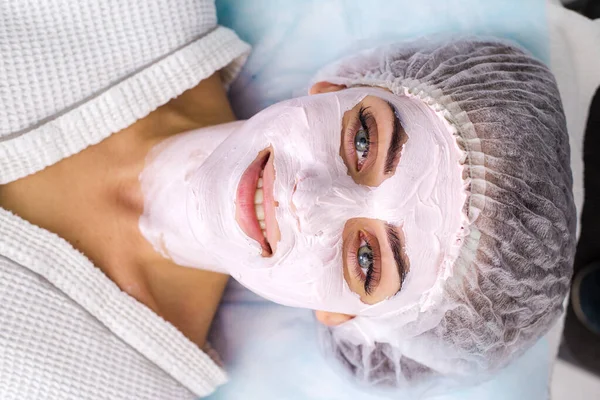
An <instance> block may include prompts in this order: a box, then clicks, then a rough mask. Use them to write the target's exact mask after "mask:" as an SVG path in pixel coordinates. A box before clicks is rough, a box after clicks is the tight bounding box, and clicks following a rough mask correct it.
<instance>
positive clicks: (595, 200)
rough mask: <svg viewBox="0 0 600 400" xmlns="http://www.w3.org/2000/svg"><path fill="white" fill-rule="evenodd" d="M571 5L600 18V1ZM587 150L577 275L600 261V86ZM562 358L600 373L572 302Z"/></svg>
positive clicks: (593, 345)
mask: <svg viewBox="0 0 600 400" xmlns="http://www.w3.org/2000/svg"><path fill="white" fill-rule="evenodd" d="M567 8H570V9H572V10H575V11H577V12H580V13H581V14H584V15H585V16H587V17H589V18H592V19H596V18H600V0H576V1H574V2H572V3H570V4H569V5H567ZM598 46H600V43H598ZM583 152H584V156H583V161H584V171H585V172H584V187H585V203H584V206H583V215H582V218H581V237H580V239H579V243H578V245H577V253H576V255H575V267H574V274H575V275H576V274H577V273H578V272H579V271H581V270H582V269H583V268H584V267H585V266H587V265H589V264H591V263H593V262H600V89H599V90H598V91H597V92H596V96H595V97H594V100H593V102H592V105H591V107H590V113H589V119H588V123H587V129H586V133H585V141H584V150H583ZM598 290H600V287H599V288H598ZM559 357H560V358H562V359H563V360H566V361H568V362H570V363H573V364H575V365H577V366H579V367H582V368H584V369H586V370H588V371H590V372H592V373H594V374H596V375H597V376H600V335H596V334H594V333H592V332H591V331H590V330H588V329H587V328H586V327H585V326H584V325H583V324H582V323H581V322H579V320H578V318H577V317H576V315H575V313H574V311H573V308H572V307H571V305H569V308H568V309H567V317H566V320H565V329H564V333H563V342H562V345H561V348H560V352H559Z"/></svg>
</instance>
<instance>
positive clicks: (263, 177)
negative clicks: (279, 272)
mask: <svg viewBox="0 0 600 400" xmlns="http://www.w3.org/2000/svg"><path fill="white" fill-rule="evenodd" d="M274 181H275V169H274V167H273V152H272V149H270V148H269V149H266V150H263V151H261V152H260V153H259V155H258V157H257V158H256V159H255V160H254V161H253V162H252V164H250V166H248V168H247V169H246V171H245V172H244V174H243V175H242V178H241V180H240V183H239V185H238V189H237V193H236V220H237V222H238V224H239V225H240V228H242V231H244V233H245V234H246V235H248V237H250V238H251V239H253V240H255V241H257V242H258V243H259V244H260V246H261V248H262V256H263V257H270V256H272V255H273V253H274V252H275V246H276V244H277V240H278V236H279V228H278V226H277V220H276V219H275V201H274V200H273V183H274Z"/></svg>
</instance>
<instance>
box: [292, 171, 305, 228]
mask: <svg viewBox="0 0 600 400" xmlns="http://www.w3.org/2000/svg"><path fill="white" fill-rule="evenodd" d="M297 189H298V178H297V177H296V183H294V187H293V188H292V195H291V196H290V211H291V212H292V215H293V216H294V219H295V220H296V225H297V226H298V230H299V231H302V230H301V229H300V218H298V209H297V208H296V205H295V204H294V194H295V193H296V190H297Z"/></svg>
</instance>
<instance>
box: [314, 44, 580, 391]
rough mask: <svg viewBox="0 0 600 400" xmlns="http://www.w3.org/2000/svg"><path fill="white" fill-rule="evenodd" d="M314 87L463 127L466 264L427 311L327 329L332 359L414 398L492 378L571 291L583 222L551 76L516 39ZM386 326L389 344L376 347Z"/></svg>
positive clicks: (363, 59) (382, 56) (363, 65)
mask: <svg viewBox="0 0 600 400" xmlns="http://www.w3.org/2000/svg"><path fill="white" fill-rule="evenodd" d="M315 81H328V82H331V83H334V84H340V85H345V86H347V87H351V86H359V85H368V86H379V87H384V88H387V89H390V90H391V91H392V92H393V93H394V94H397V95H410V96H415V97H418V98H420V99H422V100H423V101H424V102H426V103H427V104H428V105H429V106H430V107H431V108H432V109H434V110H435V111H437V112H439V113H441V114H442V115H443V116H444V117H445V118H446V119H447V120H448V121H449V122H450V123H451V124H452V125H453V126H454V128H456V132H455V137H456V140H457V144H458V146H459V148H460V149H461V151H462V152H463V154H464V157H463V177H464V179H465V184H466V188H467V193H468V196H467V200H466V203H465V206H464V209H463V212H464V214H465V217H466V218H465V220H466V225H465V227H464V228H465V229H464V232H463V234H462V235H461V236H462V241H461V244H460V250H459V252H458V257H457V259H456V261H455V262H454V263H453V264H452V268H451V271H448V272H447V273H444V274H440V277H439V278H438V282H437V283H436V285H435V287H434V288H432V289H431V290H430V291H428V293H424V294H423V297H427V302H426V305H424V302H423V301H421V302H420V303H419V304H415V305H413V306H408V307H406V308H405V309H402V310H398V312H397V313H396V314H394V315H391V316H386V317H384V318H379V319H374V318H366V317H360V316H359V317H356V318H354V319H353V320H351V321H349V322H347V323H344V324H342V325H340V326H338V327H334V328H325V327H324V328H322V332H321V335H320V336H321V339H322V343H323V345H324V348H325V351H326V352H327V353H328V354H329V355H333V356H334V357H335V358H336V359H337V360H339V361H341V362H342V364H343V365H344V366H345V367H347V369H348V370H349V371H350V372H351V374H352V375H353V376H354V379H355V380H356V379H357V380H359V381H360V382H362V383H364V384H367V385H368V386H376V387H392V388H398V387H400V388H403V389H402V390H401V391H400V392H401V393H400V394H404V395H407V396H417V395H420V394H423V393H425V392H427V393H432V392H433V393H437V392H441V391H447V390H448V389H450V388H456V387H460V386H465V385H469V384H475V383H478V382H480V381H482V380H485V379H487V378H489V377H490V376H491V375H492V374H493V373H494V372H495V371H497V370H498V369H500V368H502V367H504V366H505V365H507V364H508V363H509V362H510V361H511V360H513V359H515V358H516V357H518V356H519V355H521V354H522V353H523V352H524V351H525V350H526V349H527V348H528V347H530V346H531V345H533V344H534V343H535V342H536V341H537V340H538V339H539V338H540V337H541V336H543V335H544V334H545V333H546V332H547V331H548V330H549V329H550V328H551V327H552V325H553V323H554V322H555V321H556V320H557V319H558V318H559V316H560V315H561V313H562V304H563V300H564V298H565V296H566V294H567V291H568V288H569V280H570V277H571V269H572V264H573V257H574V252H575V227H576V212H575V206H574V202H573V195H572V177H571V169H570V164H569V160H570V158H569V157H570V154H569V140H568V134H567V130H566V123H565V116H564V114H563V110H562V105H561V101H560V96H559V93H558V89H557V86H556V82H555V80H554V77H553V75H552V74H551V72H550V71H549V70H548V68H547V67H546V66H545V65H544V64H542V63H541V62H539V61H538V60H536V59H535V58H533V57H532V56H531V55H529V54H528V53H526V52H525V51H523V50H522V49H521V48H519V47H517V46H516V45H513V44H511V43H509V42H506V41H502V40H499V39H498V40H496V39H477V38H466V39H465V38H463V39H455V40H453V41H451V42H446V43H443V44H440V43H439V42H433V41H423V40H420V41H417V42H411V43H403V44H398V45H392V46H386V47H382V48H378V49H375V50H370V51H366V52H362V53H360V54H358V55H355V56H352V57H349V58H346V59H343V60H341V61H339V62H337V63H334V64H332V65H330V66H328V67H326V68H325V69H324V70H322V71H321V72H320V73H318V74H317V76H316V79H315ZM380 326H385V329H384V331H386V335H387V336H388V337H386V338H381V335H377V336H378V337H377V339H376V340H373V339H372V337H373V335H370V334H369V332H374V331H376V330H378V329H379V327H380ZM395 392H396V394H395V398H399V397H398V395H399V394H398V391H395ZM409 398H413V397H409Z"/></svg>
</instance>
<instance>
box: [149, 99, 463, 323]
mask: <svg viewBox="0 0 600 400" xmlns="http://www.w3.org/2000/svg"><path fill="white" fill-rule="evenodd" d="M366 96H376V97H378V98H380V99H382V100H384V101H386V102H389V103H390V104H391V105H392V106H393V108H394V109H395V110H396V113H397V115H398V118H399V120H400V122H401V124H402V126H403V128H404V131H405V132H406V135H407V136H408V139H407V141H406V143H405V144H404V145H403V148H402V155H401V157H400V159H399V162H398V164H397V166H396V168H395V172H394V173H393V174H391V175H390V176H389V177H388V178H387V179H385V180H384V181H383V182H381V183H380V184H379V185H378V186H377V187H369V186H366V185H363V184H360V183H357V182H356V179H355V178H353V176H351V175H349V174H348V165H347V163H348V160H346V162H345V161H344V159H343V158H342V157H341V155H340V154H341V149H340V145H341V144H342V143H344V142H343V140H342V139H343V137H342V135H343V134H344V132H343V131H342V121H343V117H344V114H345V112H347V111H348V110H351V109H352V108H353V107H355V106H356V105H357V104H358V103H360V102H361V101H363V99H364V98H365V97H366ZM219 129H220V131H219ZM451 129H452V128H451V127H450V125H449V124H447V123H446V122H445V121H444V119H443V118H441V117H440V116H438V115H436V113H435V112H433V111H432V110H431V109H430V108H429V107H428V106H427V105H426V104H424V103H423V102H422V101H421V100H418V99H415V98H412V97H409V96H396V95H394V94H391V93H389V92H386V91H384V90H381V89H376V88H354V89H347V90H343V91H339V92H335V93H328V94H322V95H315V96H308V97H303V98H298V99H294V100H290V101H286V102H282V103H279V104H276V105H274V106H272V107H270V108H268V109H266V110H264V111H262V112H260V113H259V114H257V115H256V116H255V117H253V118H251V119H250V120H248V121H245V122H241V123H237V124H234V125H228V126H227V128H223V127H221V128H216V130H215V129H203V130H201V131H197V132H192V133H188V134H184V135H180V136H177V137H175V138H172V139H170V140H168V141H167V142H165V143H163V144H162V145H160V146H159V147H158V148H157V149H155V151H154V152H153V154H152V156H151V157H150V158H149V161H148V164H147V167H146V168H145V170H144V172H143V173H142V175H141V177H140V179H141V183H142V190H143V192H144V199H145V211H144V215H143V216H142V218H141V219H140V229H141V231H142V233H143V234H144V235H145V237H146V238H147V239H148V240H149V241H150V242H151V243H152V244H153V245H154V246H155V248H156V249H157V250H159V251H161V252H162V254H164V255H165V256H167V257H170V258H172V259H173V260H174V261H175V262H177V263H178V264H181V265H186V266H190V267H195V268H209V269H214V270H217V271H226V272H229V273H230V274H231V275H232V276H233V277H234V278H235V279H237V280H238V281H240V282H241V283H242V284H243V285H245V286H247V287H248V288H249V289H251V290H252V291H254V292H256V293H258V294H260V295H262V296H264V297H266V298H268V299H270V300H273V301H275V302H278V303H281V304H285V305H290V306H296V307H306V308H311V309H319V310H325V311H332V312H341V313H346V314H352V315H367V316H384V315H388V314H390V313H394V312H397V311H398V310H400V309H402V308H403V307H404V306H408V305H413V304H414V303H415V302H419V301H422V295H423V294H424V293H426V292H427V290H429V289H430V288H431V287H432V286H433V284H434V283H435V281H436V280H437V278H438V277H439V276H440V274H443V273H446V272H445V271H447V270H448V268H447V266H448V265H451V264H452V262H453V261H454V258H455V252H454V248H455V247H456V243H455V240H456V237H457V234H458V233H459V231H460V229H461V226H462V223H463V215H462V212H461V210H462V206H463V204H464V201H465V198H466V194H465V191H464V188H463V180H462V177H461V174H462V168H461V167H460V163H459V160H460V157H461V152H460V151H459V149H458V148H457V145H456V142H455V139H454V138H453V136H452V134H451V132H450V130H451ZM211 135H212V136H211ZM225 136H226V137H225ZM265 149H270V151H271V153H270V155H268V160H269V164H268V167H267V168H265V172H264V174H265V175H268V174H269V173H271V174H272V176H271V177H270V179H268V181H269V185H270V186H269V188H268V192H269V193H270V194H271V196H272V197H271V198H270V199H269V204H270V205H271V208H270V209H271V211H272V214H273V215H272V216H273V217H274V218H272V220H271V221H270V224H269V221H267V229H266V230H267V236H268V238H269V240H270V241H271V242H273V241H274V239H273V238H274V236H275V235H273V234H272V231H273V229H274V228H273V226H277V227H278V229H279V232H280V240H279V241H278V242H277V243H273V245H274V247H275V245H276V249H275V251H274V253H273V254H272V256H270V257H263V256H262V255H261V254H263V253H264V249H263V247H264V246H262V247H261V245H260V244H259V242H257V240H254V239H252V238H251V237H255V236H256V235H252V234H248V229H245V230H244V229H242V227H240V224H239V223H238V221H236V213H239V208H240V204H236V202H237V203H240V197H239V193H238V192H239V190H238V189H239V188H240V182H249V181H250V180H249V179H248V178H247V177H246V178H244V179H242V177H243V176H244V174H245V173H246V171H248V170H249V166H251V165H252V164H253V163H254V162H257V159H259V158H258V156H259V154H261V152H264V151H265ZM262 154H264V153H262ZM378 156H379V155H378ZM259 160H260V159H259ZM263 163H264V162H263ZM266 198H267V194H265V200H266ZM275 202H276V203H275ZM275 204H277V206H275ZM264 208H265V212H266V214H267V215H268V214H269V212H268V211H269V210H268V208H269V207H268V206H267V204H265V205H264ZM359 218H363V219H369V220H379V221H383V222H385V223H386V224H389V225H391V226H394V227H399V228H400V229H401V233H402V239H403V240H402V251H403V256H405V258H406V259H408V260H409V263H410V272H409V273H408V274H407V275H406V278H405V280H404V283H403V285H402V290H401V291H400V292H399V293H397V294H395V295H393V296H392V297H390V298H389V299H386V300H384V301H381V302H379V303H377V304H373V305H369V304H366V303H364V302H363V301H361V299H360V298H359V296H358V295H357V294H356V293H354V292H352V291H351V290H350V287H349V286H348V283H347V281H346V280H345V279H344V268H345V267H344V257H346V254H345V253H344V249H345V247H344V227H345V226H346V224H347V223H348V221H356V219H359ZM238 219H239V215H238ZM266 219H267V220H268V217H267V218H266ZM274 219H276V225H275V221H274ZM242 225H243V224H242ZM270 228H271V229H270ZM245 231H246V232H245ZM254 233H255V234H256V232H254ZM346 240H348V239H347V238H346ZM346 247H347V246H346ZM389 276H390V275H389V274H388V275H387V278H389ZM381 278H382V279H386V276H385V275H383V276H382V277H381Z"/></svg>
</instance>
